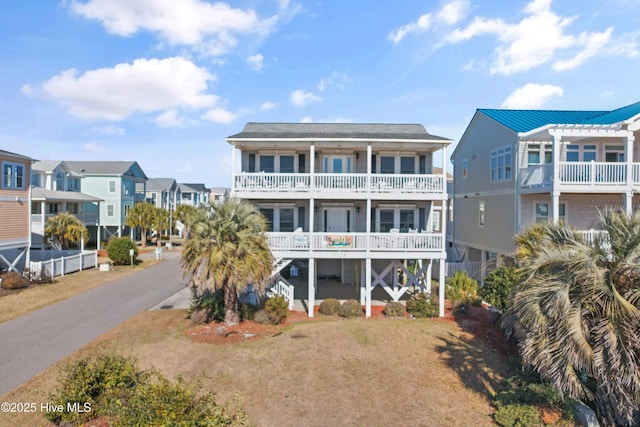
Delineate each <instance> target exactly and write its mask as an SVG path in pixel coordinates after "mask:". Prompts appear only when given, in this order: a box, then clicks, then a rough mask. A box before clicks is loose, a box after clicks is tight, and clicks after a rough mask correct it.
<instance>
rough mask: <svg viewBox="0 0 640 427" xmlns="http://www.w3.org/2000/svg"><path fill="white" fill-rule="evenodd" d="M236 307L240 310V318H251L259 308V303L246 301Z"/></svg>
mask: <svg viewBox="0 0 640 427" xmlns="http://www.w3.org/2000/svg"><path fill="white" fill-rule="evenodd" d="M238 308H239V310H240V319H242V320H253V316H255V314H256V312H257V311H258V310H260V306H259V305H255V304H249V303H247V302H243V303H241V304H240V305H239V307H238Z"/></svg>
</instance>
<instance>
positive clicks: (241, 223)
mask: <svg viewBox="0 0 640 427" xmlns="http://www.w3.org/2000/svg"><path fill="white" fill-rule="evenodd" d="M189 225H190V229H189V236H188V237H187V239H186V240H185V243H184V246H183V249H182V269H183V271H184V273H185V275H186V276H187V277H188V278H189V279H190V280H191V281H192V282H193V284H194V285H197V286H199V287H210V288H214V289H222V290H223V292H224V305H225V308H226V314H225V319H224V323H225V325H227V326H231V325H237V324H238V323H239V322H240V314H239V311H238V295H239V294H240V293H242V292H243V291H244V290H245V289H246V287H247V286H248V285H251V286H252V287H253V288H254V289H255V290H256V291H257V292H258V293H259V294H262V293H264V291H265V289H266V286H267V284H268V283H269V280H270V276H271V269H272V265H273V257H272V255H271V251H270V250H269V246H268V245H267V240H266V236H265V234H264V232H265V230H266V226H267V222H266V219H265V218H264V216H263V215H262V214H261V213H260V211H258V209H257V208H256V207H255V206H254V205H252V204H250V203H248V202H243V201H237V200H235V199H228V200H225V202H224V203H222V204H220V205H216V206H214V207H213V208H212V211H211V212H210V213H208V214H207V215H195V216H194V219H193V220H192V221H190V224H189Z"/></svg>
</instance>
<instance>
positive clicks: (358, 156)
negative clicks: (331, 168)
mask: <svg viewBox="0 0 640 427" xmlns="http://www.w3.org/2000/svg"><path fill="white" fill-rule="evenodd" d="M359 158H360V153H359V152H357V151H356V159H359Z"/></svg>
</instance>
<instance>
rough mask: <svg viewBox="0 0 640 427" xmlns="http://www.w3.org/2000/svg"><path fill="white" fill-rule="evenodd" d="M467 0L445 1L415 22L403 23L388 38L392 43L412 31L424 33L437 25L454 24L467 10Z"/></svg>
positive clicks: (397, 41) (396, 42)
mask: <svg viewBox="0 0 640 427" xmlns="http://www.w3.org/2000/svg"><path fill="white" fill-rule="evenodd" d="M469 8H470V6H469V2H468V1H467V0H452V1H449V2H447V3H445V4H444V5H443V6H442V7H441V8H440V9H439V10H437V11H435V12H433V13H425V14H423V15H421V16H420V17H419V18H418V19H417V20H416V21H415V22H410V23H409V24H406V25H403V26H401V27H399V28H396V29H395V30H393V31H391V33H389V40H391V41H392V42H393V43H394V44H398V43H400V41H401V40H402V39H403V38H405V37H406V36H408V35H409V34H413V33H424V32H426V31H429V30H431V29H433V28H436V27H438V26H439V25H455V24H457V23H458V22H459V21H460V20H461V19H462V18H464V17H465V16H466V15H467V13H468V11H469Z"/></svg>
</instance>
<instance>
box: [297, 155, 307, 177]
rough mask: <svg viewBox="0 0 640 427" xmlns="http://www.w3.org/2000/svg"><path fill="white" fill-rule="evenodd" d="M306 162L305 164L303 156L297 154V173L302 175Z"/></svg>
mask: <svg viewBox="0 0 640 427" xmlns="http://www.w3.org/2000/svg"><path fill="white" fill-rule="evenodd" d="M306 162H307V161H306V156H305V155H304V154H298V172H299V173H304V171H305V163H306Z"/></svg>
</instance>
